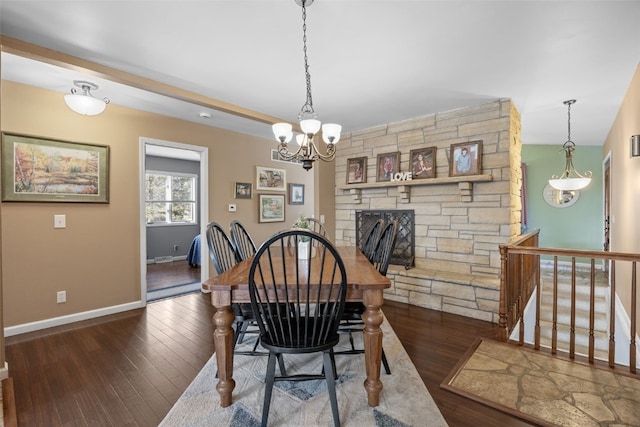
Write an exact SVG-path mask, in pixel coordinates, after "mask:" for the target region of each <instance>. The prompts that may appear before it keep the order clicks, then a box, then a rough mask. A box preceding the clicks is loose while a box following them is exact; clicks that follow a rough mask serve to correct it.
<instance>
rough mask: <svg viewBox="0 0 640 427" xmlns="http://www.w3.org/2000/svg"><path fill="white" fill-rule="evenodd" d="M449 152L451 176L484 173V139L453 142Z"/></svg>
mask: <svg viewBox="0 0 640 427" xmlns="http://www.w3.org/2000/svg"><path fill="white" fill-rule="evenodd" d="M449 153H451V154H450V156H449V176H464V175H479V174H481V173H482V141H470V142H459V143H457V144H451V149H450V150H449Z"/></svg>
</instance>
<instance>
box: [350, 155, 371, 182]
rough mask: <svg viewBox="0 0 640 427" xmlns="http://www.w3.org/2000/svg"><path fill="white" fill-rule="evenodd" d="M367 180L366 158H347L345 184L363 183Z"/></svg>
mask: <svg viewBox="0 0 640 427" xmlns="http://www.w3.org/2000/svg"><path fill="white" fill-rule="evenodd" d="M365 182H367V158H366V157H356V158H353V159H347V184H363V183H365Z"/></svg>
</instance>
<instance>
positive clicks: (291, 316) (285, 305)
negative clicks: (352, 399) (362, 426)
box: [249, 229, 347, 426]
mask: <svg viewBox="0 0 640 427" xmlns="http://www.w3.org/2000/svg"><path fill="white" fill-rule="evenodd" d="M290 238H292V240H293V245H292V246H289V245H288V241H289V240H290ZM303 240H305V241H306V240H309V241H310V243H311V244H310V245H305V246H304V247H303V248H304V249H306V251H307V255H308V257H309V258H308V259H303V257H301V256H300V255H301V253H300V251H299V250H298V246H299V244H300V243H301V242H302V241H303ZM286 254H290V255H289V256H293V257H294V259H295V261H291V259H290V258H289V259H285V255H286ZM314 258H315V259H314ZM346 291H347V274H346V271H345V267H344V264H343V262H342V258H341V257H340V255H339V254H338V252H337V250H336V248H335V247H334V246H333V245H332V244H331V243H330V242H329V241H328V240H327V239H326V238H325V237H323V236H321V235H320V234H318V233H315V232H311V231H308V230H300V229H297V230H288V231H283V232H280V233H278V234H276V235H274V236H272V237H271V238H269V239H268V240H267V241H266V242H265V243H264V244H263V245H262V246H260V248H259V249H258V252H257V253H256V255H255V257H254V258H253V261H252V263H251V267H250V270H249V294H250V297H251V306H252V307H253V311H254V313H256V319H257V322H258V327H259V328H260V341H261V344H262V346H263V347H264V348H266V349H267V350H269V361H268V363H267V373H266V380H265V393H264V404H263V408H262V426H266V425H267V420H268V417H269V407H270V405H271V395H272V391H273V385H274V382H275V381H292V380H293V381H296V380H297V381H305V380H313V379H325V380H326V382H327V389H328V392H329V400H330V403H331V411H332V415H333V422H334V425H336V426H339V425H340V416H339V413H338V401H337V397H336V389H335V379H336V370H335V358H334V355H333V348H334V347H335V346H336V345H337V344H338V342H339V340H340V336H339V335H338V327H339V325H340V318H341V317H342V311H343V309H344V302H345V298H346ZM320 352H321V353H322V354H323V370H322V373H321V374H306V373H304V374H295V375H285V374H284V373H283V374H282V375H281V376H278V377H276V376H275V362H276V359H277V358H278V357H281V356H282V354H302V353H320Z"/></svg>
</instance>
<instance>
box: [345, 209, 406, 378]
mask: <svg viewBox="0 0 640 427" xmlns="http://www.w3.org/2000/svg"><path fill="white" fill-rule="evenodd" d="M380 221H382V220H380ZM397 235H398V221H396V220H392V221H390V222H389V223H388V224H387V225H386V226H385V227H384V229H383V230H382V233H381V234H380V238H379V239H378V241H377V242H376V245H375V250H374V251H373V253H372V256H371V258H370V259H369V261H371V262H372V264H374V265H375V267H376V269H377V270H378V272H379V273H380V274H382V275H383V276H386V275H387V270H388V269H389V263H390V262H391V255H393V249H394V247H395V245H396V238H397ZM365 311H366V307H365V306H364V304H363V303H361V302H348V303H346V304H345V308H344V312H343V314H342V319H341V323H340V329H339V331H340V333H343V334H345V333H346V334H349V343H350V344H351V350H344V351H341V352H336V354H361V353H364V349H356V348H355V343H354V341H353V333H354V332H362V330H363V328H364V322H363V320H362V315H363V314H364V312H365ZM382 365H383V366H384V370H385V372H386V373H387V375H391V367H390V366H389V361H388V360H387V355H386V354H385V352H384V347H383V348H382Z"/></svg>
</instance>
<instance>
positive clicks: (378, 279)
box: [202, 246, 391, 407]
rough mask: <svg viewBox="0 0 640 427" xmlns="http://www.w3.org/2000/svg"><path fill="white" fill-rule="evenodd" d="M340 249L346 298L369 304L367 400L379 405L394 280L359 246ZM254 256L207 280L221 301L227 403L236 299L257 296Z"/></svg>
mask: <svg viewBox="0 0 640 427" xmlns="http://www.w3.org/2000/svg"><path fill="white" fill-rule="evenodd" d="M336 249H337V251H338V254H339V255H340V257H341V258H342V261H343V263H344V267H345V271H346V275H347V297H346V301H352V302H357V301H360V302H362V303H363V304H364V306H365V308H366V310H365V312H364V313H363V314H362V320H363V322H364V329H363V342H364V357H365V371H366V379H365V381H364V389H365V392H366V395H367V403H368V404H369V406H371V407H375V406H378V405H379V402H380V392H381V391H382V381H381V380H380V364H381V359H382V330H381V329H380V325H381V324H382V321H383V319H384V316H383V314H382V310H381V307H382V304H383V301H384V298H383V291H384V289H387V288H389V287H390V286H391V284H390V281H389V279H388V278H387V277H386V276H383V275H382V274H380V273H379V272H378V270H377V269H376V268H375V266H374V265H373V264H372V263H371V262H370V261H369V260H368V259H367V257H366V256H364V255H363V254H362V252H361V251H360V249H359V248H358V247H357V246H336ZM285 256H288V257H291V260H290V262H296V255H295V251H289V252H287V253H286V254H285ZM317 258H318V257H316V258H311V259H310V260H309V262H320V261H318V260H317ZM252 260H253V258H247V259H245V260H244V261H241V262H239V263H237V264H236V265H234V266H233V267H231V268H230V269H228V270H226V271H225V272H223V273H222V274H219V275H217V276H215V277H212V278H210V279H207V280H206V281H205V282H203V284H202V288H203V290H205V291H210V292H211V304H212V305H213V306H214V307H215V313H214V315H213V325H214V328H215V330H214V332H213V341H214V346H215V355H216V363H217V367H218V383H217V385H216V390H217V391H218V393H219V394H220V406H222V407H227V406H229V405H231V403H232V393H233V389H234V388H235V381H234V380H233V343H234V330H233V328H232V325H233V322H234V319H235V315H234V313H233V311H232V308H231V305H232V304H235V303H249V302H251V298H250V296H249V283H248V282H249V269H250V267H251V263H252ZM287 262H289V260H287Z"/></svg>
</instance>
